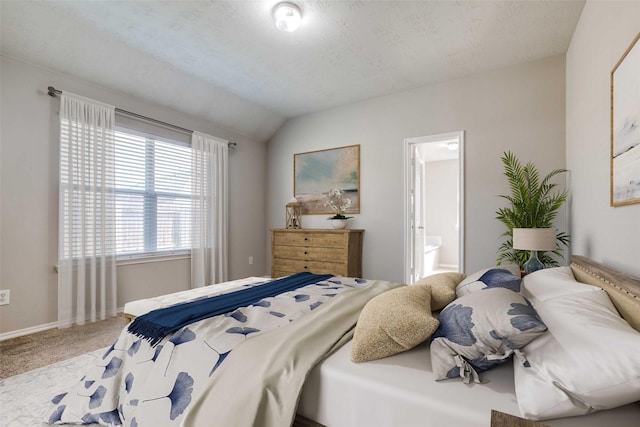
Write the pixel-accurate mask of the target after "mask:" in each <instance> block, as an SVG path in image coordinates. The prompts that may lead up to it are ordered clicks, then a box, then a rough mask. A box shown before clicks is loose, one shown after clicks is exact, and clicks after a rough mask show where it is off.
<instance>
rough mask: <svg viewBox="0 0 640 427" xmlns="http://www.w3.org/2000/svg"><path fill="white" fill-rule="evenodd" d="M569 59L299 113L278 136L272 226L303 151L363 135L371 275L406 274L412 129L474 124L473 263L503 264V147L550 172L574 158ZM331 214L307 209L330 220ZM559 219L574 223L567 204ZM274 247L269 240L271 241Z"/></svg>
mask: <svg viewBox="0 0 640 427" xmlns="http://www.w3.org/2000/svg"><path fill="white" fill-rule="evenodd" d="M564 97H565V63H564V56H563V55H562V56H556V57H551V58H547V59H543V60H539V61H536V62H532V63H527V64H522V65H519V66H515V67H510V68H506V69H501V70H497V71H494V72H489V73H483V74H477V75H474V76H470V77H467V78H462V79H459V80H454V81H450V82H446V83H443V84H439V85H434V86H427V87H422V88H419V89H415V90H412V91H408V92H403V93H397V94H393V95H389V96H385V97H381V98H376V99H372V100H368V101H365V102H360V103H357V104H352V105H348V106H345V107H341V108H335V109H331V110H328V111H324V112H320V113H316V114H311V115H307V116H304V117H299V118H295V119H292V120H289V121H288V122H287V123H285V125H284V126H283V127H282V128H281V129H280V130H279V131H278V132H277V133H276V135H275V136H274V138H272V140H271V141H270V142H269V149H268V189H267V195H268V198H267V200H268V209H267V214H268V221H267V222H268V226H269V227H282V226H283V224H284V206H285V204H286V203H287V201H288V200H289V199H290V198H291V196H292V194H293V171H292V168H293V155H294V153H300V152H306V151H312V150H320V149H325V148H332V147H340V146H345V145H352V144H360V145H361V148H360V150H361V152H360V162H361V177H360V180H361V181H360V185H361V214H360V215H358V216H357V218H355V219H353V220H351V223H350V227H351V228H364V229H365V230H366V231H365V235H364V255H363V256H364V260H363V269H364V272H363V275H364V276H365V277H369V278H376V279H388V280H395V281H401V280H403V271H404V255H403V254H404V241H403V240H404V212H403V210H404V204H403V203H404V202H403V200H404V199H403V176H404V170H403V141H404V139H405V138H411V137H417V136H424V135H433V134H439V133H446V132H454V131H460V130H464V131H465V151H466V152H465V163H466V164H465V189H466V195H465V224H464V225H465V236H466V238H465V239H466V242H465V264H466V265H465V266H464V267H465V271H474V270H477V269H479V268H482V267H484V266H488V265H494V264H495V258H496V250H497V248H498V246H499V244H500V240H499V236H500V234H501V233H502V232H503V231H504V229H503V226H502V224H500V223H499V222H498V221H497V220H495V219H494V217H495V211H496V210H497V209H498V208H499V207H501V206H503V205H504V204H503V201H502V200H501V199H500V198H499V197H497V195H498V194H506V193H507V192H508V191H509V190H508V186H507V182H506V180H505V178H504V177H503V176H502V164H501V162H500V156H501V155H502V153H503V152H504V151H505V150H512V151H514V152H515V154H516V155H517V156H519V157H520V159H521V160H523V161H533V162H535V163H536V164H537V165H538V167H539V169H540V170H541V171H550V170H552V169H556V168H562V167H564V166H565V142H564V138H565V98H564ZM326 217H327V215H307V216H305V217H303V220H302V222H303V226H304V227H305V228H311V227H316V228H328V224H327V221H326ZM557 226H558V227H559V228H560V229H562V230H566V229H567V225H566V215H565V214H564V213H562V215H561V216H560V218H559V221H558V224H557ZM267 250H269V248H267Z"/></svg>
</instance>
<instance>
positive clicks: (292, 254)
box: [273, 245, 347, 262]
mask: <svg viewBox="0 0 640 427" xmlns="http://www.w3.org/2000/svg"><path fill="white" fill-rule="evenodd" d="M273 256H274V258H290V259H306V260H314V261H331V262H344V260H345V259H346V256H347V250H346V249H345V248H322V247H315V246H284V245H282V246H274V247H273Z"/></svg>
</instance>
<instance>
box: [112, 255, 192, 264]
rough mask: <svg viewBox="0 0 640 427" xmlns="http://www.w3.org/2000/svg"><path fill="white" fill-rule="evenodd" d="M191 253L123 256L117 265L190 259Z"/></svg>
mask: <svg viewBox="0 0 640 427" xmlns="http://www.w3.org/2000/svg"><path fill="white" fill-rule="evenodd" d="M190 258H191V254H190V253H186V254H171V255H143V256H136V257H123V258H119V259H117V260H116V265H117V266H121V265H131V264H146V263H150V262H163V261H174V260H179V259H190Z"/></svg>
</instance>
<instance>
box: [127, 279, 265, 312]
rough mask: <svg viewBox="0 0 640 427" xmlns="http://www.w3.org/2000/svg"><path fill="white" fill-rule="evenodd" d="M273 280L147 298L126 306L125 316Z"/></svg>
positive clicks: (257, 280)
mask: <svg viewBox="0 0 640 427" xmlns="http://www.w3.org/2000/svg"><path fill="white" fill-rule="evenodd" d="M270 280H272V279H270V278H265V277H247V278H245V279H239V280H232V281H230V282H224V283H218V284H216V285H210V286H203V287H201V288H195V289H188V290H186V291H180V292H174V293H172V294H167V295H160V296H158V297H155V298H146V299H140V300H136V301H130V302H128V303H126V304H125V305H124V310H123V311H124V314H129V315H131V316H136V317H137V316H142V315H143V314H145V313H148V312H150V311H152V310H156V309H158V308H164V307H168V306H170V305H174V304H178V303H181V302H187V301H192V300H195V299H198V298H204V297H210V296H213V295H218V294H222V293H225V292H228V291H231V290H233V289H236V288H240V287H242V286H244V285H247V284H253V283H261V282H268V281H270Z"/></svg>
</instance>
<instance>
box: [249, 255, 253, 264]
mask: <svg viewBox="0 0 640 427" xmlns="http://www.w3.org/2000/svg"><path fill="white" fill-rule="evenodd" d="M249 265H253V257H252V256H250V257H249Z"/></svg>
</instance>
